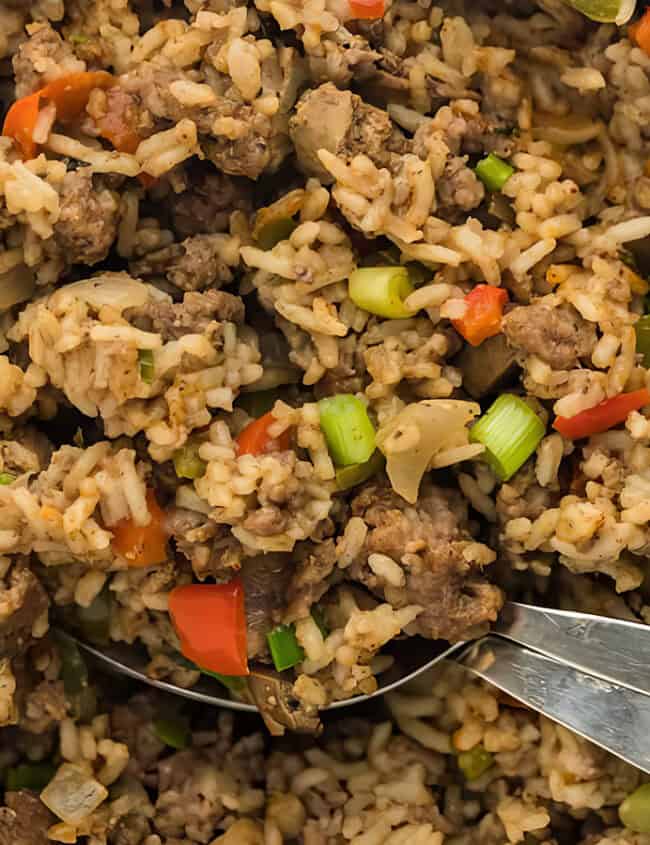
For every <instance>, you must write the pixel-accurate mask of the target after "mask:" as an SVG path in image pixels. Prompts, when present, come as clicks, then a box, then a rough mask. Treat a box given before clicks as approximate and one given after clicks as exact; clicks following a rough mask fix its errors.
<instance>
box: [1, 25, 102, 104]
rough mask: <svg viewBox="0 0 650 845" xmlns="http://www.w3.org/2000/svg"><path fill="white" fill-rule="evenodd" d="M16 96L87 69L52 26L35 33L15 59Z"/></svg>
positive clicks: (44, 27) (22, 46) (40, 28)
mask: <svg viewBox="0 0 650 845" xmlns="http://www.w3.org/2000/svg"><path fill="white" fill-rule="evenodd" d="M12 61H13V68H14V77H15V80H16V97H24V96H26V95H27V94H32V93H33V92H34V91H37V90H38V89H39V88H42V87H43V85H45V84H46V83H47V82H50V81H51V80H52V79H55V78H56V77H59V76H65V75H66V74H68V73H77V72H79V71H82V70H85V69H86V66H85V64H84V63H83V62H81V61H79V59H77V57H76V56H75V54H74V51H73V50H72V47H71V46H70V44H68V43H67V42H65V41H64V40H63V39H62V38H61V36H60V35H59V33H58V32H56V30H54V29H52V27H51V26H50V25H49V24H43V25H41V26H39V27H38V29H36V30H35V31H33V32H32V35H31V37H30V38H29V39H28V40H27V41H25V42H23V43H22V44H21V45H20V47H19V48H18V51H17V52H16V53H15V55H14V57H13V60H12Z"/></svg>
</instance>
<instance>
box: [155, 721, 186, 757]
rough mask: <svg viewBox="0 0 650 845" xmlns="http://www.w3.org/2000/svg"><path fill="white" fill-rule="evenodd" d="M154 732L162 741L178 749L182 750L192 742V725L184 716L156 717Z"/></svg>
mask: <svg viewBox="0 0 650 845" xmlns="http://www.w3.org/2000/svg"><path fill="white" fill-rule="evenodd" d="M153 729H154V733H155V734H156V736H157V737H158V739H159V740H160V741H161V742H164V743H165V745H168V746H169V747H170V748H175V749H176V750H177V751H182V749H183V748H187V746H188V745H189V744H190V735H191V734H190V726H189V722H188V720H187V719H184V718H183V717H182V716H178V717H169V718H167V719H156V720H155V722H154V723H153Z"/></svg>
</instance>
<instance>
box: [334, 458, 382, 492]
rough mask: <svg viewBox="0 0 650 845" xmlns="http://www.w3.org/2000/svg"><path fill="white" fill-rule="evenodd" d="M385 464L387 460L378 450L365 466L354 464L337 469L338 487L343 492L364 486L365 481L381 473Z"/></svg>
mask: <svg viewBox="0 0 650 845" xmlns="http://www.w3.org/2000/svg"><path fill="white" fill-rule="evenodd" d="M385 463H386V459H385V458H384V456H383V455H382V453H381V452H380V451H379V449H376V450H375V451H374V453H373V454H372V455H371V457H370V459H369V460H367V461H366V462H365V463H364V464H352V465H351V466H347V467H337V470H336V486H337V488H338V489H339V490H341V491H343V490H350V489H351V488H352V487H356V486H357V485H358V484H363V482H364V481H367V480H368V479H369V478H372V477H373V475H376V474H377V473H378V472H380V471H381V469H382V468H383V466H384V464H385Z"/></svg>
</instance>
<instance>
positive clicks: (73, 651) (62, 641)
mask: <svg viewBox="0 0 650 845" xmlns="http://www.w3.org/2000/svg"><path fill="white" fill-rule="evenodd" d="M56 644H57V646H58V649H59V656H60V657H61V680H62V681H63V687H64V689H65V691H66V694H67V695H79V693H81V692H82V691H83V690H84V689H85V688H86V687H87V686H88V669H87V667H86V663H85V661H84V659H83V657H82V656H81V652H80V651H79V647H78V646H77V644H76V643H75V641H74V640H73V639H72V638H71V637H68V636H66V635H65V634H61V633H58V632H57V634H56Z"/></svg>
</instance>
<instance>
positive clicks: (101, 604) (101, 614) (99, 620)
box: [76, 589, 111, 645]
mask: <svg viewBox="0 0 650 845" xmlns="http://www.w3.org/2000/svg"><path fill="white" fill-rule="evenodd" d="M110 615H111V599H110V594H109V591H108V589H104V590H102V591H101V593H99V594H98V595H97V596H96V597H95V599H94V600H93V601H92V602H91V603H90V604H89V605H88V607H81V606H80V605H78V606H77V608H76V616H77V620H78V622H79V628H80V630H81V633H82V634H83V636H84V638H85V639H87V640H89V641H90V642H92V643H97V644H98V645H105V644H107V643H108V641H109V639H110Z"/></svg>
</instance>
